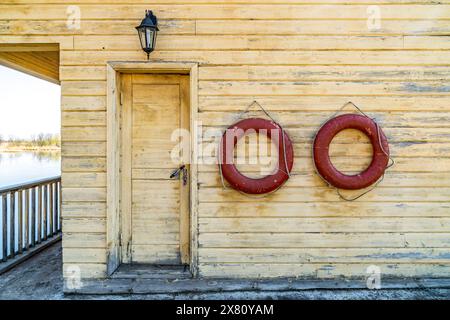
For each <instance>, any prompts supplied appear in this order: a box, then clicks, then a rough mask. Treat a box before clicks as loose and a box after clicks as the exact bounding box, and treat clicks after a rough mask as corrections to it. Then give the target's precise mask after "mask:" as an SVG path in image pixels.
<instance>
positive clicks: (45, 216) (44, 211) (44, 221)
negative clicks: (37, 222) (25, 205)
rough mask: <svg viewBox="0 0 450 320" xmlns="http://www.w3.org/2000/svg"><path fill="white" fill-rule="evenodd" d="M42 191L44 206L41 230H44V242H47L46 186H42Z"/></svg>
mask: <svg viewBox="0 0 450 320" xmlns="http://www.w3.org/2000/svg"><path fill="white" fill-rule="evenodd" d="M42 189H43V191H44V205H43V206H42V207H43V208H42V215H43V222H42V228H43V229H44V241H45V240H47V235H48V226H47V221H48V217H47V216H48V202H47V200H48V184H44V185H43V186H42Z"/></svg>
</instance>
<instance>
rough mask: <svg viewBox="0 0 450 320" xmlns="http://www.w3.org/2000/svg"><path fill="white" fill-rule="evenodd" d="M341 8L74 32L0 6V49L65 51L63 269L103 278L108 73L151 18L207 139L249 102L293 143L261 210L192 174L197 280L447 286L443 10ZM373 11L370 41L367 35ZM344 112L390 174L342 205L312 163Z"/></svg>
mask: <svg viewBox="0 0 450 320" xmlns="http://www.w3.org/2000/svg"><path fill="white" fill-rule="evenodd" d="M341 3H342V1H340V0H255V1H249V0H189V1H183V0H155V1H152V3H151V5H149V4H147V3H146V1H145V0H133V1H132V0H110V1H108V4H107V5H102V4H99V3H98V1H90V0H75V1H71V4H75V5H79V7H80V9H81V18H82V21H81V28H80V29H79V30H69V29H68V28H67V26H66V19H67V13H66V10H67V4H66V2H65V1H64V0H3V1H1V4H0V42H2V43H3V42H7V43H14V42H20V43H24V42H29V43H39V42H40V43H49V42H57V43H59V45H60V49H61V54H60V62H61V67H60V80H61V85H62V111H63V113H62V126H63V128H62V140H63V142H62V154H63V163H62V171H63V174H62V179H63V219H64V225H63V231H64V232H65V234H64V240H63V241H64V267H65V268H67V267H68V266H70V265H73V264H76V265H78V266H80V268H81V270H82V276H83V277H102V276H104V274H105V271H106V249H105V247H106V240H105V238H106V236H105V233H106V225H105V221H106V220H105V219H106V204H105V199H106V190H105V186H106V182H105V181H106V112H105V111H106V68H105V63H106V62H107V61H111V60H121V61H125V60H144V59H145V54H144V53H143V52H142V51H141V49H140V46H139V43H138V39H137V36H136V34H135V30H134V26H135V25H137V24H138V23H139V21H140V19H142V17H143V14H144V10H145V9H152V10H154V13H155V14H156V15H157V16H158V18H159V19H160V29H161V32H160V33H159V35H158V40H157V49H156V51H155V52H153V53H152V55H151V57H152V58H154V59H162V60H170V61H197V62H199V63H200V67H199V84H198V85H199V87H198V93H199V110H198V111H199V120H201V121H202V123H203V125H204V129H216V130H222V129H223V128H225V127H226V126H227V125H229V124H231V123H232V122H233V121H235V120H236V116H237V114H238V113H239V112H240V111H242V110H243V109H244V108H245V107H246V106H247V105H248V104H249V103H250V102H252V101H253V100H255V99H256V100H258V101H259V102H260V103H261V104H262V105H264V107H266V108H267V109H268V110H270V111H271V112H272V113H273V115H274V116H275V118H276V119H277V120H278V121H280V123H282V124H283V125H284V126H285V127H286V130H287V132H288V133H289V135H290V136H291V138H292V139H293V141H294V148H295V155H296V157H295V164H294V171H293V172H294V173H295V175H294V176H293V177H292V179H291V180H289V181H288V183H287V184H286V186H285V187H284V188H283V189H281V190H279V191H278V192H277V193H275V194H273V195H270V196H268V197H267V198H266V199H264V200H261V199H251V198H248V197H245V196H242V195H240V194H238V193H237V192H234V191H229V190H228V191H223V190H222V189H221V184H220V180H219V177H218V172H217V166H215V165H201V166H200V167H199V176H198V180H199V232H200V234H199V253H198V257H199V271H200V275H203V276H224V275H226V276H235V277H240V276H242V277H253V276H263V277H274V276H305V277H333V276H347V277H361V276H364V275H365V274H366V267H367V266H369V265H371V264H376V265H379V266H380V267H381V269H382V272H383V274H385V275H391V276H448V275H449V274H450V261H449V254H450V248H449V247H450V241H449V238H450V236H449V233H450V204H449V199H450V156H449V155H450V153H449V152H450V128H449V127H450V125H449V121H448V120H449V119H450V107H449V103H450V100H449V91H450V81H449V78H450V77H449V74H450V63H449V61H450V51H449V49H450V39H449V37H448V34H449V33H450V20H449V19H450V1H447V0H444V1H439V4H436V3H435V1H432V0H380V1H367V0H352V1H351V4H341ZM369 5H378V6H379V9H380V13H381V18H382V19H381V28H380V29H378V30H370V29H368V27H367V20H368V14H367V8H368V6H369ZM348 100H351V101H353V102H355V103H356V104H358V105H359V106H360V107H362V108H363V109H364V110H365V111H367V112H368V113H369V114H370V115H371V116H374V117H376V118H377V119H378V120H379V121H380V123H381V125H382V127H383V130H384V132H385V133H386V134H387V136H388V138H389V142H390V148H391V152H392V154H393V156H394V157H395V159H396V165H395V166H394V167H393V168H392V169H390V170H389V172H388V173H387V175H386V177H385V180H384V181H383V182H382V183H381V184H380V186H379V187H378V188H377V189H376V190H374V191H373V192H371V193H370V194H368V195H366V196H365V197H363V198H361V199H360V200H358V201H356V202H354V203H347V202H343V201H341V200H339V198H338V196H337V195H336V193H335V192H334V191H333V190H332V189H329V188H327V187H326V185H325V184H324V183H323V182H322V181H321V180H320V179H319V178H318V177H317V176H316V175H315V173H314V171H313V170H314V168H313V164H312V162H311V157H310V153H311V149H310V148H311V143H312V140H313V137H314V134H315V132H316V130H317V129H318V126H320V124H321V123H322V122H323V121H325V120H326V119H327V118H328V117H329V116H331V115H332V114H333V113H334V111H335V110H336V109H337V108H339V107H340V106H341V105H342V104H343V103H345V102H347V101H348ZM358 141H362V142H361V143H358V144H355V143H356V142H358ZM364 141H365V140H364V139H363V137H362V136H361V135H358V134H354V133H347V134H343V135H341V136H340V137H339V140H338V143H337V144H335V145H334V146H333V150H332V157H333V161H334V163H335V164H336V165H337V166H339V168H341V169H344V170H349V171H351V170H355V168H356V167H357V166H361V165H364V163H367V161H368V160H367V159H368V155H369V154H370V146H369V145H367V144H364ZM350 145H351V146H352V148H351V150H350V149H349V148H348V147H349V146H350ZM349 155H354V156H356V157H357V158H358V161H357V162H358V163H357V165H352V164H351V163H350V162H351V161H350V160H349V158H348V156H349Z"/></svg>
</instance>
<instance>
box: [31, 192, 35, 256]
mask: <svg viewBox="0 0 450 320" xmlns="http://www.w3.org/2000/svg"><path fill="white" fill-rule="evenodd" d="M35 244H36V188H32V189H31V246H32V247H34V245H35Z"/></svg>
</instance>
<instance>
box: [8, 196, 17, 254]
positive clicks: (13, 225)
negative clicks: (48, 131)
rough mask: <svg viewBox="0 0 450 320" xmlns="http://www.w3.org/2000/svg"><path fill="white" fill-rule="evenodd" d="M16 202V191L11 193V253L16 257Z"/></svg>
mask: <svg viewBox="0 0 450 320" xmlns="http://www.w3.org/2000/svg"><path fill="white" fill-rule="evenodd" d="M15 204H16V193H15V192H11V193H10V194H9V255H10V257H11V258H14V256H15V255H16V243H15V237H14V233H15V231H16V230H15V229H16V228H15V225H16V220H15V211H16V210H15Z"/></svg>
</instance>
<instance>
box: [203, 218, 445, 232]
mask: <svg viewBox="0 0 450 320" xmlns="http://www.w3.org/2000/svg"><path fill="white" fill-rule="evenodd" d="M199 227H200V232H205V233H208V232H220V233H224V232H230V233H231V232H233V233H247V232H248V233H251V232H280V233H281V232H291V233H292V232H308V233H309V232H335V233H336V232H340V233H342V232H343V233H347V232H364V233H369V234H370V233H374V232H401V233H403V232H422V233H423V232H448V230H449V228H450V219H449V218H441V217H439V218H433V217H427V218H412V217H411V218H409V217H396V218H395V219H392V218H387V217H376V218H369V217H326V218H322V217H318V218H309V217H308V218H305V217H301V218H293V217H289V218H259V219H258V218H254V217H252V218H218V217H214V218H199Z"/></svg>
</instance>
